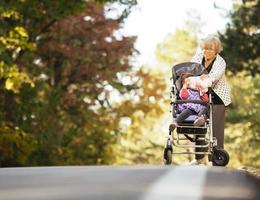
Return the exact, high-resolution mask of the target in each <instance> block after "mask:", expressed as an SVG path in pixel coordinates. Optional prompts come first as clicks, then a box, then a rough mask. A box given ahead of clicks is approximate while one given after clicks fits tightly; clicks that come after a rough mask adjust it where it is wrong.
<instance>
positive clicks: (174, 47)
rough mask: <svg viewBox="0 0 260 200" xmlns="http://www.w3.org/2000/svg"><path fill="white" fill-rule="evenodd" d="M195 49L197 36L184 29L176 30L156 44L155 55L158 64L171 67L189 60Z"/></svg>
mask: <svg viewBox="0 0 260 200" xmlns="http://www.w3.org/2000/svg"><path fill="white" fill-rule="evenodd" d="M196 47H197V36H196V35H193V34H190V33H189V32H188V31H187V30H185V29H177V30H176V32H175V33H174V34H169V35H168V36H167V37H166V38H165V40H164V41H163V42H162V43H160V44H158V46H157V49H156V55H157V58H158V60H159V61H160V62H162V63H165V64H167V65H168V66H172V65H173V64H177V63H180V62H187V61H189V60H191V58H192V56H193V55H194V52H195V49H196Z"/></svg>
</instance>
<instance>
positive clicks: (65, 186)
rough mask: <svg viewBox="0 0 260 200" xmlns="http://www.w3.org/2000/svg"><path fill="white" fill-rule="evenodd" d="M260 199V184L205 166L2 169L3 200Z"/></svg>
mask: <svg viewBox="0 0 260 200" xmlns="http://www.w3.org/2000/svg"><path fill="white" fill-rule="evenodd" d="M36 199H37V200H87V199H89V200H102V199H105V200H122V199H124V200H130V199H140V200H148V199H149V200H150V199H152V200H157V199H158V200H159V199H164V200H168V199H178V200H187V199H192V200H194V199H203V200H204V199H214V200H215V199H218V200H221V199H223V200H224V199H225V200H228V199H239V200H242V199H248V200H249V199H250V200H257V199H260V179H257V178H255V177H253V176H250V174H248V173H246V172H243V171H234V170H230V169H227V168H220V167H204V166H176V167H169V166H167V167H166V166H120V167H113V166H68V167H31V168H30V167H29V168H1V169H0V200H36Z"/></svg>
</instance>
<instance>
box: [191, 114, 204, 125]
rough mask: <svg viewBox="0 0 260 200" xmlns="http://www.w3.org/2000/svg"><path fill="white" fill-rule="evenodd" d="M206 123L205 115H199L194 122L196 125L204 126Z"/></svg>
mask: <svg viewBox="0 0 260 200" xmlns="http://www.w3.org/2000/svg"><path fill="white" fill-rule="evenodd" d="M204 123H205V118H204V117H203V116H200V117H198V118H197V119H196V120H195V121H194V122H193V125H194V126H203V125H204Z"/></svg>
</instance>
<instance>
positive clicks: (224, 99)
mask: <svg viewBox="0 0 260 200" xmlns="http://www.w3.org/2000/svg"><path fill="white" fill-rule="evenodd" d="M200 47H201V50H202V51H201V52H199V53H196V54H195V55H194V57H193V58H192V60H191V61H192V62H196V63H200V64H202V65H203V66H204V67H205V69H206V70H207V71H208V73H209V74H208V75H209V77H210V78H211V80H212V81H213V84H212V90H213V93H212V97H213V98H212V101H213V137H216V138H217V146H218V147H220V148H224V122H225V120H224V118H225V106H228V105H229V104H230V103H231V98H230V87H229V85H228V83H227V80H226V78H225V69H226V62H225V60H224V59H223V58H222V57H221V56H220V55H219V53H220V52H221V51H222V49H223V48H222V45H221V42H220V40H219V38H218V37H216V36H208V37H206V38H205V39H204V40H202V42H201V45H200ZM196 151H201V149H199V148H198V149H196ZM203 157H204V155H197V154H196V156H195V160H194V161H192V163H191V164H200V163H202V162H203Z"/></svg>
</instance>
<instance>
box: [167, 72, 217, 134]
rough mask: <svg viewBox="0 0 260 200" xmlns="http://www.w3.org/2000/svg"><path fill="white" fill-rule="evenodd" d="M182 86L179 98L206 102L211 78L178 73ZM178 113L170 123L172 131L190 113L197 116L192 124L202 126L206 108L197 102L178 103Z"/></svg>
mask: <svg viewBox="0 0 260 200" xmlns="http://www.w3.org/2000/svg"><path fill="white" fill-rule="evenodd" d="M180 81H181V85H182V88H181V90H180V91H179V98H180V99H182V100H202V101H203V102H205V103H207V102H208V101H209V98H208V94H207V91H208V87H211V85H212V81H211V79H210V78H209V77H208V76H207V75H205V74H203V75H201V76H193V75H192V74H191V73H182V74H181V75H180ZM178 112H179V115H178V116H177V118H174V121H173V123H172V124H171V125H170V130H171V131H173V130H174V129H175V128H176V127H177V126H178V125H179V124H181V123H182V122H183V121H184V120H185V119H186V118H188V117H189V116H191V115H196V116H197V118H196V119H195V121H194V122H193V125H194V126H202V125H204V123H205V120H206V114H207V112H208V108H207V106H206V105H202V104H199V103H181V104H179V105H178Z"/></svg>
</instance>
